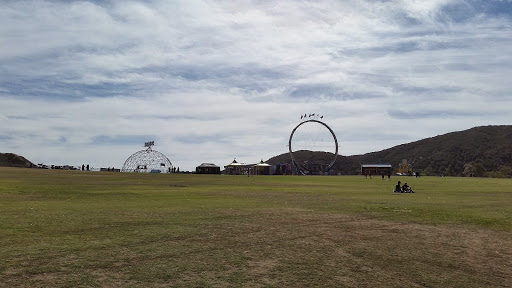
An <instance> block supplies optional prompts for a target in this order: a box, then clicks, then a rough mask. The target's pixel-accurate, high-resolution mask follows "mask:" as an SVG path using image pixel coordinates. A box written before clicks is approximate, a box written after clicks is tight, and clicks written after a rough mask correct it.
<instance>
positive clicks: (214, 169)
mask: <svg viewBox="0 0 512 288" xmlns="http://www.w3.org/2000/svg"><path fill="white" fill-rule="evenodd" d="M196 174H220V167H219V166H217V165H215V164H213V163H202V164H201V165H199V166H197V167H196Z"/></svg>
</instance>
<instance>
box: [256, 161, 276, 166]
mask: <svg viewBox="0 0 512 288" xmlns="http://www.w3.org/2000/svg"><path fill="white" fill-rule="evenodd" d="M254 166H259V167H265V166H272V165H270V164H267V163H265V162H263V160H261V161H260V163H258V164H256V165H254Z"/></svg>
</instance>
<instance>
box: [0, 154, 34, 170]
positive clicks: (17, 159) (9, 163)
mask: <svg viewBox="0 0 512 288" xmlns="http://www.w3.org/2000/svg"><path fill="white" fill-rule="evenodd" d="M33 166H34V164H32V162H30V161H28V160H27V159H25V157H22V156H19V155H16V154H13V153H0V167H25V168H30V167H33Z"/></svg>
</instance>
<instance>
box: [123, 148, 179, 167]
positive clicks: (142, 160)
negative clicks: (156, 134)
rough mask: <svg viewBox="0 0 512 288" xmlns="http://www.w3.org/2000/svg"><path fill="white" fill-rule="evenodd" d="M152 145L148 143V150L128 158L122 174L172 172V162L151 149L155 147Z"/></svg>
mask: <svg viewBox="0 0 512 288" xmlns="http://www.w3.org/2000/svg"><path fill="white" fill-rule="evenodd" d="M148 143H149V144H150V145H148ZM152 143H153V142H147V143H146V146H147V147H148V148H147V149H145V150H140V151H138V152H135V153H134V154H132V155H131V156H130V157H128V159H126V161H125V162H124V165H123V168H122V169H121V172H140V173H170V172H171V171H172V163H171V161H170V160H169V158H167V157H166V156H165V155H164V154H162V153H160V152H158V151H156V150H153V149H151V146H152V145H154V144H152Z"/></svg>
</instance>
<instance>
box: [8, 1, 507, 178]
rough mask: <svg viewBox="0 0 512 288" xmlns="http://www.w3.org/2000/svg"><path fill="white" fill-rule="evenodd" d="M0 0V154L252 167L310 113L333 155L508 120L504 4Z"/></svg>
mask: <svg viewBox="0 0 512 288" xmlns="http://www.w3.org/2000/svg"><path fill="white" fill-rule="evenodd" d="M1 2H2V3H1V5H0V152H2V153H15V154H18V155H22V156H24V157H25V158H27V159H28V160H30V161H32V162H33V163H45V164H48V165H51V164H54V165H65V164H68V165H75V166H78V165H82V164H90V165H91V166H92V167H98V168H99V167H116V168H121V167H122V165H123V163H124V162H125V160H126V159H127V158H128V157H129V156H130V155H132V154H133V153H135V152H137V151H139V150H142V149H145V148H144V147H143V146H144V142H146V141H155V146H154V147H153V149H154V150H157V151H159V152H161V153H163V154H165V155H166V156H167V157H168V158H169V159H170V161H171V162H172V163H173V165H174V166H176V167H180V170H181V171H185V170H188V171H193V170H195V167H196V166H198V165H200V164H201V163H203V162H207V163H208V162H209V163H215V164H217V165H219V166H221V167H223V166H224V165H227V164H228V163H230V162H231V161H232V160H233V159H234V158H236V159H237V161H239V162H245V163H256V162H259V161H260V160H267V159H269V158H271V157H273V156H275V155H279V154H281V153H286V152H287V151H288V139H289V136H290V134H291V132H292V130H293V129H294V127H295V126H297V125H298V124H299V123H301V121H302V120H301V115H304V114H311V113H315V114H317V115H322V116H324V117H323V118H322V121H323V122H325V123H326V124H327V125H328V126H329V127H330V128H331V129H332V130H333V132H334V133H335V134H336V137H337V139H338V144H339V154H340V155H345V156H348V155H357V154H364V153H368V152H373V151H380V150H383V149H387V148H391V147H393V146H396V145H400V144H403V143H409V142H413V141H417V140H421V139H424V138H428V137H433V136H436V135H442V134H445V133H449V132H453V131H461V130H466V129H469V128H472V127H475V126H485V125H510V124H511V119H512V118H511V116H510V111H511V107H512V93H511V91H512V81H511V80H510V75H512V1H510V0H484V1H477V0H429V1H425V0H380V1H379V0H344V1H339V0H314V1H291V0H282V1H261V0H240V1H231V0H227V1H223V0H219V1H200V0H197V1H196V0H183V1H181V0H170V1H160V0H155V1H124V0H123V1H42V0H41V1H14V0H13V1H10V0H2V1H1Z"/></svg>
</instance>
